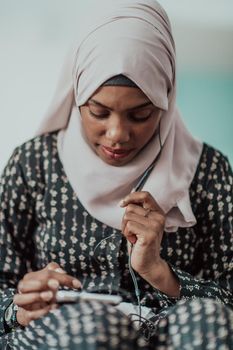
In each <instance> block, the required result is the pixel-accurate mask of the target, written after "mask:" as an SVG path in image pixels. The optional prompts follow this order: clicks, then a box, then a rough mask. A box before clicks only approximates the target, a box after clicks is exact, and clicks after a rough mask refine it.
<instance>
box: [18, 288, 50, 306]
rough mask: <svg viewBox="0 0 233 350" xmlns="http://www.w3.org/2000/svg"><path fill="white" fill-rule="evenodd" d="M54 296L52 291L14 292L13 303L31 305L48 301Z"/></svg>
mask: <svg viewBox="0 0 233 350" xmlns="http://www.w3.org/2000/svg"><path fill="white" fill-rule="evenodd" d="M54 298H55V296H54V293H53V292H52V291H44V292H40V293H23V294H15V296H14V303H15V304H17V305H18V306H24V305H32V304H34V303H39V302H41V301H42V302H43V301H45V302H49V301H52V300H53V299H54Z"/></svg>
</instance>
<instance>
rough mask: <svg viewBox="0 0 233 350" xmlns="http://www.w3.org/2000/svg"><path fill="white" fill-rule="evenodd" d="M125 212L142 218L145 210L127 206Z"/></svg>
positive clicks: (134, 205)
mask: <svg viewBox="0 0 233 350" xmlns="http://www.w3.org/2000/svg"><path fill="white" fill-rule="evenodd" d="M125 212H126V213H134V214H138V215H141V216H144V213H145V209H143V208H142V207H141V206H140V205H136V204H128V205H127V206H126V209H125Z"/></svg>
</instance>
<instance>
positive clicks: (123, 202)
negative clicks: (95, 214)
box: [119, 199, 125, 207]
mask: <svg viewBox="0 0 233 350" xmlns="http://www.w3.org/2000/svg"><path fill="white" fill-rule="evenodd" d="M124 204H125V201H124V199H122V200H121V201H120V202H119V206H120V207H123V206H124Z"/></svg>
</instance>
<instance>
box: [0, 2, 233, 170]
mask: <svg viewBox="0 0 233 350" xmlns="http://www.w3.org/2000/svg"><path fill="white" fill-rule="evenodd" d="M100 1H101V0H96V1H95V3H96V4H97V5H98V4H99V3H100ZM116 1H117V0H116ZM160 3H161V4H162V5H163V6H164V8H165V9H166V11H167V13H168V15H169V17H170V20H171V23H172V27H173V33H174V37H175V41H176V46H177V57H178V106H179V108H180V110H181V112H182V115H183V119H184V120H185V122H186V124H187V126H188V128H189V129H190V131H191V132H192V133H193V135H195V136H196V137H198V138H199V139H201V140H204V141H205V142H207V143H209V144H211V145H213V146H215V147H216V148H218V149H220V150H221V151H222V152H223V153H224V154H225V155H227V156H228V158H229V159H230V161H231V164H233V1H232V0H195V1H194V0H179V1H174V0H161V1H160ZM92 4H93V0H92V1H90V0H85V1H84V0H82V1H81V0H69V1H67V0H49V1H48V0H40V1H38V0H20V1H18V0H0V121H1V124H0V125H1V127H0V171H2V169H3V167H4V166H5V164H6V162H7V160H8V158H9V156H10V154H11V153H12V151H13V149H14V148H15V147H16V146H17V145H20V144H21V143H22V142H24V141H26V140H27V139H30V138H31V137H32V136H33V135H34V133H35V131H36V130H37V128H38V125H39V123H40V121H41V119H42V118H43V115H44V113H45V111H46V109H47V107H48V105H49V103H50V100H51V98H52V95H53V92H54V88H55V85H56V82H57V80H58V76H59V72H60V68H61V65H62V63H63V59H64V57H65V54H66V52H67V49H68V48H69V46H70V44H71V43H72V42H73V40H74V38H75V28H76V27H77V24H78V23H79V22H80V21H82V20H83V18H81V16H80V13H81V12H82V11H83V10H85V11H86V14H87V16H88V14H89V13H90V14H91V13H93V11H94V8H93V5H92ZM87 18H88V17H87Z"/></svg>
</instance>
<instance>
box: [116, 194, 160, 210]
mask: <svg viewBox="0 0 233 350" xmlns="http://www.w3.org/2000/svg"><path fill="white" fill-rule="evenodd" d="M128 204H138V205H141V206H142V207H143V208H144V209H148V208H149V209H153V210H157V211H160V212H163V211H162V209H161V208H160V207H159V205H158V204H157V202H156V201H155V199H154V198H153V197H152V196H151V194H150V193H149V192H146V191H140V192H132V193H130V194H128V195H127V196H126V197H125V198H124V199H123V200H122V201H121V202H120V206H121V207H126V206H127V205H128Z"/></svg>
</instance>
